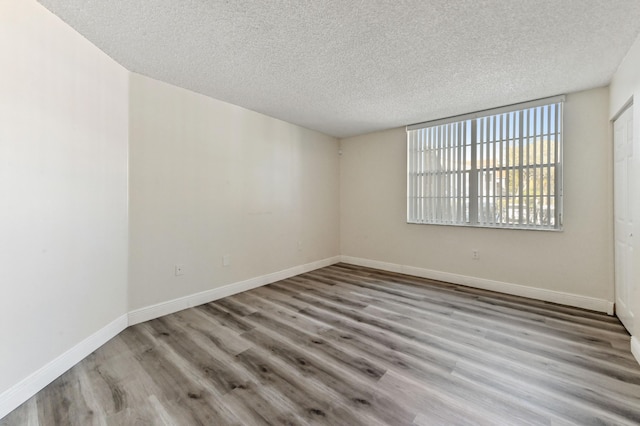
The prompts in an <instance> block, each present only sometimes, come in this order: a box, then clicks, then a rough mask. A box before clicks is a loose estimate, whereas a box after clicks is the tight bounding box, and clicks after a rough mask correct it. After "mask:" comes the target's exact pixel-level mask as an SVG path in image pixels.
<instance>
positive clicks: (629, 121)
mask: <svg viewBox="0 0 640 426" xmlns="http://www.w3.org/2000/svg"><path fill="white" fill-rule="evenodd" d="M613 142H614V147H615V148H614V218H615V225H614V226H615V287H616V288H615V291H616V315H617V316H618V318H620V321H622V323H623V324H624V326H625V327H626V328H627V330H629V332H630V333H632V332H634V330H632V326H633V317H634V312H633V310H634V306H633V304H632V302H631V297H632V295H633V291H632V285H633V269H632V268H633V244H634V243H633V240H634V238H633V237H634V236H633V214H632V213H633V211H632V209H633V204H634V203H633V190H634V182H633V179H632V176H631V172H632V167H631V161H632V158H633V155H634V152H633V105H632V106H630V107H628V108H627V109H626V111H624V112H623V113H622V115H620V116H619V117H618V118H617V119H616V121H615V122H614V135H613ZM639 154H640V153H635V155H639Z"/></svg>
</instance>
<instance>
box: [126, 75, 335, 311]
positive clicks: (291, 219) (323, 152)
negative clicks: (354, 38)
mask: <svg viewBox="0 0 640 426" xmlns="http://www.w3.org/2000/svg"><path fill="white" fill-rule="evenodd" d="M130 85H131V103H130V108H131V128H130V223H131V233H130V270H129V279H130V288H129V296H130V298H129V300H130V305H129V307H130V309H131V310H135V309H138V308H142V307H146V306H150V305H154V304H157V303H159V302H164V301H168V300H172V299H176V298H179V297H182V296H186V295H190V294H193V293H196V292H200V291H205V290H210V289H213V288H216V287H219V286H221V285H224V284H228V283H233V282H237V281H240V280H244V279H248V278H253V277H256V276H260V275H264V274H268V273H272V272H276V271H280V270H283V269H286V268H290V267H293V266H297V265H301V264H305V263H309V262H312V261H316V260H320V259H325V258H328V257H332V256H336V255H338V254H339V229H338V221H339V218H338V214H339V213H338V209H339V190H338V185H339V160H338V141H337V140H336V139H334V138H331V137H328V136H325V135H322V134H320V133H317V132H314V131H311V130H307V129H304V128H301V127H298V126H295V125H292V124H289V123H286V122H283V121H280V120H276V119H273V118H270V117H267V116H264V115H261V114H258V113H255V112H252V111H249V110H246V109H243V108H240V107H237V106H234V105H230V104H227V103H224V102H221V101H217V100H214V99H211V98H208V97H205V96H202V95H198V94H195V93H193V92H190V91H187V90H184V89H181V88H178V87H175V86H171V85H169V84H165V83H161V82H159V81H156V80H152V79H150V78H147V77H144V76H141V75H137V74H132V75H131V80H130ZM299 243H300V247H299V245H298V244H299ZM224 255H230V256H231V265H230V266H227V267H223V266H222V256H224ZM175 264H184V266H185V274H184V275H183V276H175V274H174V265H175Z"/></svg>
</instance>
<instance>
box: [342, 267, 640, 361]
mask: <svg viewBox="0 0 640 426" xmlns="http://www.w3.org/2000/svg"><path fill="white" fill-rule="evenodd" d="M340 260H341V261H342V262H344V263H349V264H352V265H357V266H366V267H369V268H375V269H381V270H383V271H389V272H396V273H401V274H407V275H413V276H416V277H422V278H429V279H432V280H438V281H446V282H450V283H454V284H461V285H465V286H468V287H474V288H481V289H484V290H492V291H498V292H501V293H506V294H512V295H514V296H523V297H528V298H531V299H537V300H544V301H546V302H553V303H558V304H561V305H568V306H574V307H577V308H583V309H590V310H592V311H598V312H606V313H607V314H609V315H613V302H610V301H608V300H604V299H596V298H593V297H587V296H581V295H578V294H572V293H564V292H560V291H554V290H547V289H542V288H536V287H528V286H524V285H521V284H513V283H506V282H502V281H494V280H489V279H485V278H476V277H470V276H467V275H459V274H452V273H450V272H442V271H434V270H431V269H424V268H417V267H414V266H407V265H400V264H397V263H388V262H380V261H377V260H371V259H363V258H359V257H351V256H340ZM638 350H639V351H640V347H639V348H638ZM639 353H640V352H639Z"/></svg>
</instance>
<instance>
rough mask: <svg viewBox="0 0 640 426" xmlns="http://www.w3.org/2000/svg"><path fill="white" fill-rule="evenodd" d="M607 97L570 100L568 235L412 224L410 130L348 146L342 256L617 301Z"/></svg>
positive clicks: (601, 92) (590, 94)
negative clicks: (475, 257)
mask: <svg viewBox="0 0 640 426" xmlns="http://www.w3.org/2000/svg"><path fill="white" fill-rule="evenodd" d="M608 96H609V93H608V89H607V88H600V89H594V90H589V91H585V92H580V93H572V94H569V95H568V96H567V100H566V103H565V109H564V111H565V114H564V125H565V127H564V129H565V132H564V141H565V145H564V159H565V162H564V189H565V192H564V193H565V199H564V218H565V219H564V223H565V227H564V231H563V232H542V231H519V230H496V229H480V228H462V227H453V226H434V225H409V224H407V223H406V139H405V130H404V128H399V129H392V130H388V131H384V132H378V133H373V134H368V135H363V136H357V137H353V138H348V139H344V140H341V149H342V151H343V154H342V157H341V178H340V202H341V214H340V228H341V254H342V255H346V256H352V257H357V258H364V259H370V260H376V261H382V262H389V263H393V264H399V265H406V266H411V267H417V268H424V269H428V270H432V271H439V272H445V273H450V274H458V275H463V276H469V277H476V278H484V279H487V280H495V281H499V282H504V283H511V284H519V285H523V286H528V287H533V288H541V289H546V290H553V291H557V292H564V293H570V294H576V295H581V296H587V297H592V298H597V299H605V300H607V301H613V266H612V265H613V257H612V252H613V248H612V247H613V245H612V238H613V237H612V225H611V223H612V197H611V174H612V173H611V143H610V136H609V123H608V120H607V116H608V108H609V104H608ZM472 249H478V250H479V251H480V260H472V259H471V250H472Z"/></svg>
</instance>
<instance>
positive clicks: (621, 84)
mask: <svg viewBox="0 0 640 426" xmlns="http://www.w3.org/2000/svg"><path fill="white" fill-rule="evenodd" d="M632 98H633V101H634V106H633V137H634V148H635V150H634V155H633V160H632V163H631V167H632V169H631V170H630V173H631V175H632V179H630V185H631V187H632V188H633V189H632V193H633V194H635V196H632V197H631V198H630V200H629V201H630V202H631V203H633V204H632V205H633V207H632V211H633V214H634V216H633V223H634V228H635V229H634V231H633V235H634V238H636V237H638V236H640V228H639V227H638V224H640V183H639V182H640V149H638V147H640V37H638V38H637V39H636V41H635V43H634V44H633V46H632V47H631V49H630V50H629V53H627V56H625V58H624V60H623V61H622V63H621V64H620V66H619V67H618V70H617V71H616V73H615V75H614V76H613V79H612V80H611V97H610V102H609V117H610V118H611V119H614V118H615V116H616V115H617V114H618V113H619V112H621V110H622V108H623V107H624V106H626V104H627V102H628V101H629V100H631V99H632ZM639 241H640V238H636V240H635V250H634V258H633V265H634V269H633V289H634V291H633V294H632V300H633V301H635V302H634V303H633V306H635V309H634V311H635V314H636V317H635V321H634V324H633V330H632V334H634V336H635V337H636V338H638V337H639V336H638V333H639V332H640V249H639V248H640V243H639ZM636 345H637V346H636V348H635V351H636V358H638V361H640V344H639V343H637V342H636Z"/></svg>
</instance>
